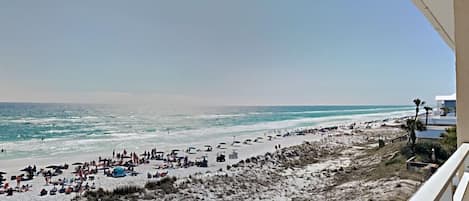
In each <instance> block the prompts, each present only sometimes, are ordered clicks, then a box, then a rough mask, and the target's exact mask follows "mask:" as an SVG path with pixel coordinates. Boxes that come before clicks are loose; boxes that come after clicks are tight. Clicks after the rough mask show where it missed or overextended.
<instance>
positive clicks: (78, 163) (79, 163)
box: [72, 162, 83, 165]
mask: <svg viewBox="0 0 469 201" xmlns="http://www.w3.org/2000/svg"><path fill="white" fill-rule="evenodd" d="M72 165H83V163H81V162H77V163H73V164H72Z"/></svg>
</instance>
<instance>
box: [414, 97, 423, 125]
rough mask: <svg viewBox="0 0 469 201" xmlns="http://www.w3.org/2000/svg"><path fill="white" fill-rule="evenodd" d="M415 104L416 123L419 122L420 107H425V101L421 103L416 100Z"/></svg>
mask: <svg viewBox="0 0 469 201" xmlns="http://www.w3.org/2000/svg"><path fill="white" fill-rule="evenodd" d="M414 104H415V119H414V120H415V121H417V118H418V116H419V111H420V106H423V105H425V101H421V100H420V99H418V98H416V99H414Z"/></svg>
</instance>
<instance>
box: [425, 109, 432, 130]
mask: <svg viewBox="0 0 469 201" xmlns="http://www.w3.org/2000/svg"><path fill="white" fill-rule="evenodd" d="M423 109H425V126H426V125H428V112H429V111H431V110H433V108H431V107H428V106H425V107H423Z"/></svg>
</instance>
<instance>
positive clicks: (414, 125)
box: [402, 98, 425, 150]
mask: <svg viewBox="0 0 469 201" xmlns="http://www.w3.org/2000/svg"><path fill="white" fill-rule="evenodd" d="M413 102H414V104H415V118H414V119H407V120H406V122H405V124H404V125H402V128H403V129H404V130H406V131H407V133H408V134H409V142H411V145H412V150H415V141H416V140H417V136H416V134H415V131H416V130H419V131H422V130H425V126H423V124H422V122H420V121H419V120H418V116H419V111H420V106H422V105H425V101H422V100H420V99H418V98H416V99H414V101H413Z"/></svg>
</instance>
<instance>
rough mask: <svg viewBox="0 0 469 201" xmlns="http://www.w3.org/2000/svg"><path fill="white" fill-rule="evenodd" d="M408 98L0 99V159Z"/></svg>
mask: <svg viewBox="0 0 469 201" xmlns="http://www.w3.org/2000/svg"><path fill="white" fill-rule="evenodd" d="M413 109H414V108H413V107H412V106H243V107H234V106H233V107H199V108H191V109H187V108H163V109H161V108H160V109H156V107H155V108H153V107H143V106H122V105H91V104H52V103H51V104H46V103H40V104H39V103H0V148H2V149H5V150H6V152H3V153H0V160H7V159H21V158H37V157H63V156H69V155H80V154H89V153H110V152H112V150H113V149H116V150H117V149H124V148H127V149H132V150H142V152H143V150H148V149H149V148H150V147H157V148H158V149H171V148H174V147H178V148H183V147H188V146H202V145H203V144H210V143H217V142H221V141H226V142H230V140H232V139H233V137H235V138H238V139H242V138H252V137H255V136H260V135H266V134H273V133H283V132H287V131H292V130H295V129H300V128H309V127H320V126H327V125H337V124H345V123H350V122H355V121H369V120H377V119H385V118H391V117H399V116H404V115H410V114H412V113H413V112H414V110H413Z"/></svg>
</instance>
